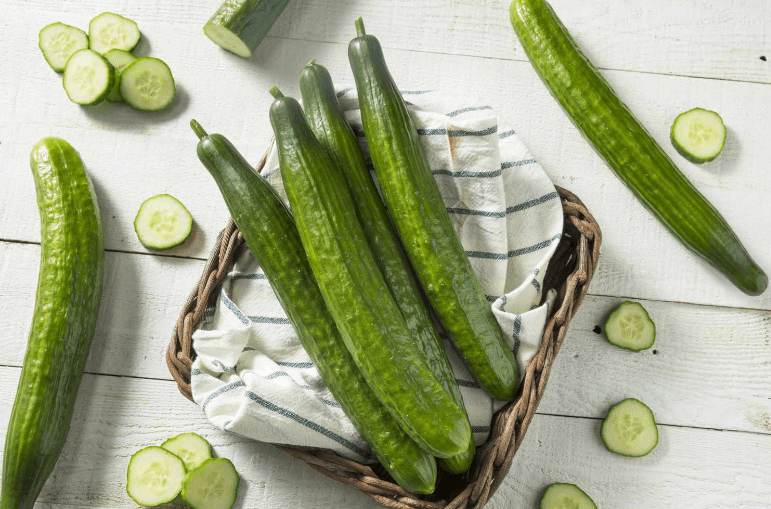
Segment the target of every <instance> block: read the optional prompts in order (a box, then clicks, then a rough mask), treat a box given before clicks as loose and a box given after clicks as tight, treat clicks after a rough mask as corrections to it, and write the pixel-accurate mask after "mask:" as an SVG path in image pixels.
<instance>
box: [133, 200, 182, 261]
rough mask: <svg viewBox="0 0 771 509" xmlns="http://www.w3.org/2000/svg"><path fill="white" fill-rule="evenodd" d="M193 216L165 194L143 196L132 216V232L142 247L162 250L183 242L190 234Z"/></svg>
mask: <svg viewBox="0 0 771 509" xmlns="http://www.w3.org/2000/svg"><path fill="white" fill-rule="evenodd" d="M192 228H193V216H191V215H190V212H188V210H187V209H186V208H185V206H184V205H182V203H181V202H180V201H179V200H177V199H176V198H174V197H173V196H171V195H168V194H158V195H156V196H152V197H150V198H148V199H146V200H145V201H144V202H143V203H142V205H141V206H140V207H139V212H137V217H136V219H134V231H136V232H137V237H138V238H139V242H141V243H142V245H143V246H145V247H147V248H150V249H155V250H159V251H160V250H163V249H169V248H172V247H174V246H178V245H180V244H182V243H183V242H184V241H185V240H187V238H188V237H189V236H190V231H191V230H192Z"/></svg>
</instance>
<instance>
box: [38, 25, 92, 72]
mask: <svg viewBox="0 0 771 509" xmlns="http://www.w3.org/2000/svg"><path fill="white" fill-rule="evenodd" d="M38 46H39V47H40V51H42V52H43V57H44V58H45V59H46V62H48V65H50V66H51V68H52V69H53V70H54V71H56V72H62V71H63V70H64V66H65V65H67V60H69V58H70V57H71V56H72V54H73V53H75V52H76V51H78V50H81V49H88V36H87V35H86V33H85V32H84V31H83V30H81V29H79V28H75V27H73V26H70V25H65V24H64V23H59V22H57V23H51V24H50V25H46V26H45V27H43V28H42V30H40V35H39V36H38Z"/></svg>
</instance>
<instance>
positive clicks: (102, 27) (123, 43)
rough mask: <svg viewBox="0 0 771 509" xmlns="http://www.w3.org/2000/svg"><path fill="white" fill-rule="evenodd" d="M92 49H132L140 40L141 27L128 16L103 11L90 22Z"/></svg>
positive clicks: (106, 50) (104, 51)
mask: <svg viewBox="0 0 771 509" xmlns="http://www.w3.org/2000/svg"><path fill="white" fill-rule="evenodd" d="M88 37H89V40H90V42H91V49H93V50H94V51H98V52H99V53H107V52H108V51H110V50H111V49H122V50H125V51H131V50H132V49H134V47H135V46H136V45H137V43H138V42H139V27H138V26H137V24H136V23H134V22H133V21H131V20H130V19H128V18H124V17H123V16H121V15H119V14H113V13H112V12H103V13H102V14H100V15H99V16H97V17H95V18H94V19H92V20H91V22H90V23H89V24H88Z"/></svg>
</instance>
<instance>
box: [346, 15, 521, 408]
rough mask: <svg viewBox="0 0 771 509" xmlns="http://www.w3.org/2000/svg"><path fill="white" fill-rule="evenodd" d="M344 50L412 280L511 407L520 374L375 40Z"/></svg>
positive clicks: (364, 38) (474, 368) (482, 378)
mask: <svg viewBox="0 0 771 509" xmlns="http://www.w3.org/2000/svg"><path fill="white" fill-rule="evenodd" d="M356 31H357V33H358V37H357V38H356V39H354V40H353V41H351V44H350V45H349V46H348V58H349V60H350V63H351V68H352V69H353V75H354V78H355V80H356V89H357V91H358V93H359V106H360V108H361V118H362V123H363V124H364V133H365V135H366V137H367V144H368V146H369V151H370V157H371V158H372V164H373V165H374V167H375V172H376V173H377V178H378V183H379V184H380V189H381V190H382V191H383V198H384V200H385V203H386V205H387V207H388V211H389V212H390V214H391V219H393V222H394V225H395V226H396V230H397V231H398V233H399V237H401V239H402V243H403V245H404V249H405V251H406V252H407V255H408V257H409V259H410V261H411V262H412V266H413V267H414V269H415V273H416V275H417V277H418V280H419V281H420V283H421V286H422V288H423V290H424V291H425V292H426V295H427V296H428V300H429V302H430V303H431V305H432V307H433V308H434V311H436V315H437V317H438V318H439V321H440V323H441V324H442V326H443V327H444V329H445V331H447V335H448V336H449V338H450V340H451V341H452V342H453V343H454V344H455V346H456V347H457V349H458V350H459V351H460V353H461V355H462V356H463V358H464V359H465V361H466V363H467V364H468V367H469V369H470V370H471V372H472V373H473V374H474V376H475V377H476V379H477V380H479V383H480V384H481V385H482V387H484V388H485V390H487V392H489V393H490V394H492V395H493V396H494V397H495V398H498V399H502V400H511V399H513V398H514V395H515V394H516V392H517V386H518V385H519V369H518V367H517V361H516V359H515V358H514V354H513V353H512V351H511V349H510V348H509V346H508V345H507V344H506V340H505V338H504V336H503V333H502V332H501V329H500V327H499V326H498V322H497V321H496V320H495V317H494V316H493V312H492V310H491V309H490V304H489V303H488V302H487V299H486V297H485V294H484V292H483V291H482V287H481V285H480V284H479V281H478V280H477V278H476V276H475V275H474V272H473V270H472V268H471V263H470V262H469V260H468V257H467V256H466V252H465V251H464V249H463V246H462V245H461V243H460V240H459V239H458V235H457V233H456V232H455V227H454V226H453V223H452V220H451V219H450V216H449V214H448V213H447V210H446V208H445V207H446V206H445V203H444V200H443V199H442V196H441V194H440V192H439V188H438V186H437V184H436V181H435V180H434V176H433V174H432V173H431V168H430V167H429V165H428V160H427V159H426V155H425V153H424V152H423V147H422V146H421V144H420V140H419V139H418V134H417V131H416V129H415V125H414V123H413V121H412V118H411V117H410V115H409V113H408V112H407V107H406V106H405V105H404V101H403V100H402V97H401V94H400V93H399V89H398V88H397V87H396V84H395V83H394V81H393V79H392V78H391V75H390V73H389V72H388V68H387V67H386V63H385V59H384V58H383V51H382V49H381V47H380V43H379V42H378V40H377V39H376V38H375V37H373V36H371V35H366V34H365V33H364V23H363V22H362V20H361V18H359V19H358V20H356Z"/></svg>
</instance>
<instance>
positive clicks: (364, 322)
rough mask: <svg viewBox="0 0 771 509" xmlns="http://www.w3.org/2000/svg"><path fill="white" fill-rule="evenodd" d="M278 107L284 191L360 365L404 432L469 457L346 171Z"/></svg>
mask: <svg viewBox="0 0 771 509" xmlns="http://www.w3.org/2000/svg"><path fill="white" fill-rule="evenodd" d="M271 93H272V94H273V95H274V97H275V98H276V100H275V101H273V104H272V105H271V107H270V123H271V125H272V126H273V132H274V134H275V136H276V146H277V147H278V156H279V165H280V168H281V179H282V181H283V183H284V190H285V191H286V194H287V197H288V199H289V204H290V206H291V208H292V214H294V218H295V221H296V223H297V229H298V230H299V232H300V239H301V240H302V244H303V247H304V248H305V252H306V254H307V255H308V262H309V263H310V266H311V269H312V270H313V275H314V276H315V278H316V281H317V282H318V284H319V288H320V289H321V294H322V295H323V296H324V301H325V302H326V303H327V308H328V309H329V312H330V314H331V315H332V317H333V318H334V320H335V323H336V324H337V327H338V329H339V330H340V334H341V335H342V337H343V341H345V345H346V346H347V347H348V351H349V352H351V355H352V356H353V359H354V360H355V361H356V365H357V366H359V370H360V371H361V372H362V375H364V378H365V379H366V380H367V382H368V383H369V386H370V387H371V388H372V390H373V392H375V394H376V395H377V397H378V399H379V400H380V401H381V402H382V403H383V404H384V405H385V406H386V408H388V409H389V410H390V411H391V414H392V415H393V416H394V418H395V419H396V420H397V422H399V424H400V426H401V427H402V429H404V431H405V432H407V434H408V435H409V436H410V437H411V438H412V439H413V440H415V441H416V442H417V443H418V445H420V446H421V447H423V448H424V449H425V450H426V451H428V452H430V453H431V454H433V455H434V456H438V457H449V456H454V455H456V454H459V453H461V452H463V451H464V450H466V447H467V445H468V441H469V439H470V436H471V428H470V426H469V424H468V420H467V419H466V416H465V414H464V412H463V410H461V409H460V408H459V407H458V405H456V404H455V402H454V401H453V400H452V397H451V396H450V395H449V394H447V392H446V391H445V390H444V388H443V387H442V385H441V383H440V382H439V380H438V379H437V377H436V375H434V373H433V372H432V371H431V368H430V367H429V366H428V363H427V362H426V359H425V356H424V355H423V352H422V351H421V350H420V348H419V347H418V346H417V345H416V344H415V340H414V339H413V337H412V334H411V333H410V331H409V329H408V328H407V325H406V323H405V321H404V318H403V317H402V315H401V313H400V312H399V308H398V307H397V305H396V303H395V302H394V300H393V297H391V294H390V293H389V291H388V287H387V286H386V284H385V281H384V280H383V276H382V274H381V273H380V270H379V268H378V266H377V263H376V262H375V258H374V256H373V255H372V251H371V250H370V248H369V245H368V244H367V239H366V236H365V233H364V231H363V230H362V228H361V225H360V224H359V221H358V219H357V217H356V208H355V206H354V204H353V200H352V199H351V196H350V195H349V194H348V189H347V186H346V183H345V180H344V178H343V175H342V173H341V172H340V170H339V168H337V167H336V166H335V165H334V163H333V162H332V160H331V159H330V157H329V155H328V154H327V153H326V151H325V150H324V147H323V146H322V145H321V144H320V143H319V142H318V140H317V139H316V137H315V136H314V135H313V132H311V130H310V128H309V127H308V123H307V122H306V121H305V117H304V116H303V111H302V109H301V108H300V105H299V103H298V102H297V101H296V100H294V99H292V98H289V97H283V95H282V94H281V92H279V91H278V89H275V88H274V89H272V90H271Z"/></svg>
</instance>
